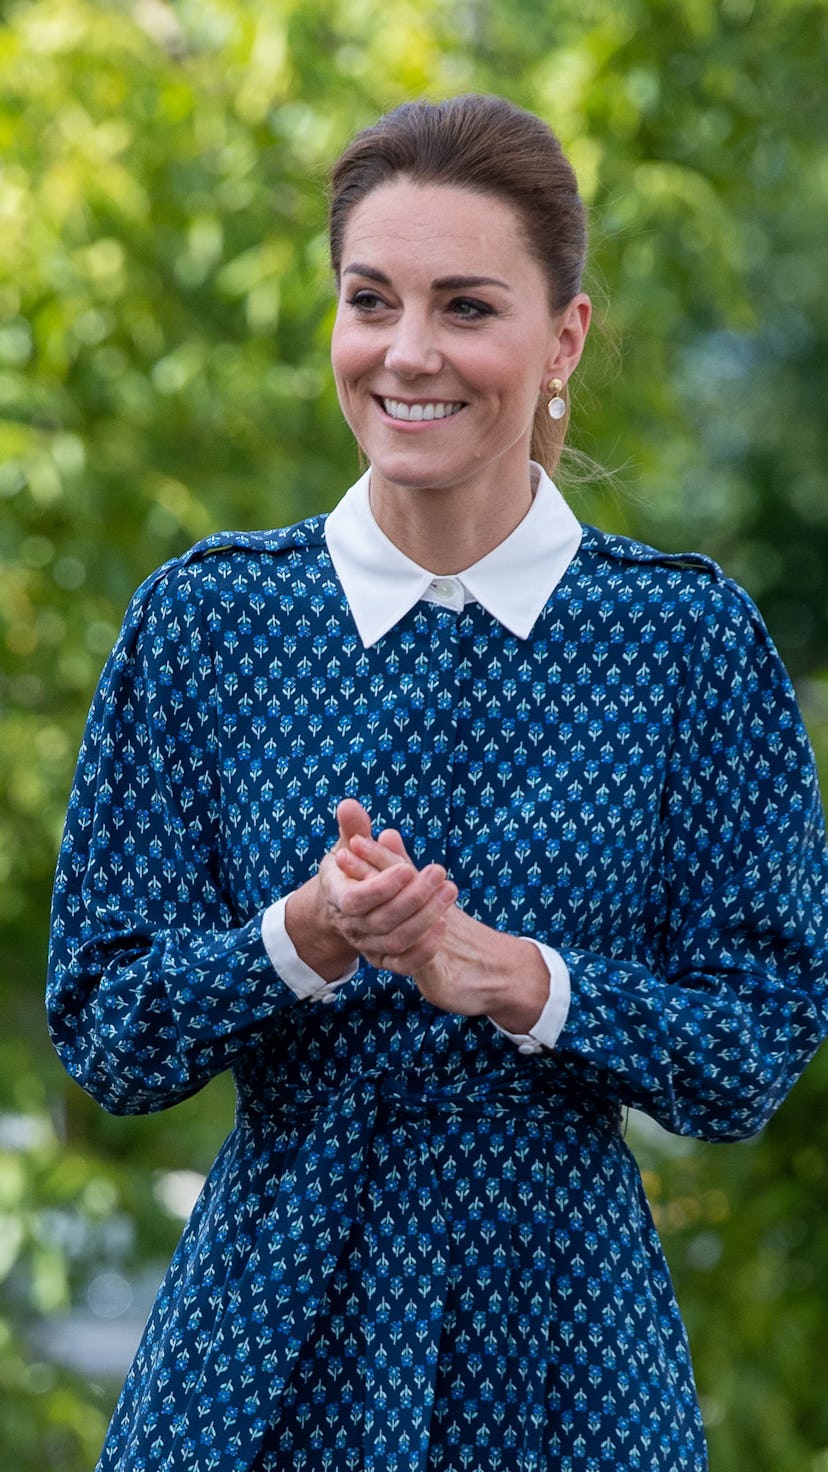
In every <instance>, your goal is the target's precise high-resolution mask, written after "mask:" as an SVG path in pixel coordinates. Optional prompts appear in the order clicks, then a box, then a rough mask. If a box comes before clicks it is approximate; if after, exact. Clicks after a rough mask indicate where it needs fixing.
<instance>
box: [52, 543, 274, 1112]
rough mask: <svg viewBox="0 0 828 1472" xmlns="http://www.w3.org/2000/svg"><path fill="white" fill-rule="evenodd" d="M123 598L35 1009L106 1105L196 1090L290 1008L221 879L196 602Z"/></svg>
mask: <svg viewBox="0 0 828 1472" xmlns="http://www.w3.org/2000/svg"><path fill="white" fill-rule="evenodd" d="M176 577H177V573H176V571H175V569H173V570H172V571H168V572H167V573H166V575H165V574H164V571H163V570H162V573H161V574H157V575H156V576H155V578H153V579H151V580H150V581H149V582H148V583H147V584H145V585H144V587H143V588H142V589H139V591H138V593H137V594H136V596H135V598H134V599H133V602H132V604H131V606H130V609H129V611H128V614H127V617H126V620H125V623H124V628H123V630H122V634H121V637H120V639H119V642H118V644H117V645H116V648H115V650H114V651H113V653H112V655H111V656H110V659H109V661H108V663H107V666H106V668H105V670H104V673H103V676H102V678H101V682H100V685H99V688H98V691H97V694H96V696H95V699H94V702H93V705H92V709H91V713H90V716H89V720H88V723H87V727H86V732H85V735H84V739H83V745H82V748H81V753H80V757H79V760H78V765H77V771H76V775H75V781H74V786H73V789H72V794H71V799H70V803H69V810H68V815H67V820H66V828H65V833H64V838H63V844H62V847H61V853H60V859H59V865H58V871H57V878H56V883H55V890H54V900H53V913H52V940H51V952H50V967H49V986H48V1014H49V1023H50V1029H51V1032H52V1037H53V1040H54V1043H55V1046H56V1047H57V1050H58V1052H59V1054H60V1056H61V1058H62V1060H63V1062H64V1065H65V1066H66V1068H67V1069H68V1071H69V1073H70V1074H71V1075H72V1076H73V1077H74V1078H75V1079H76V1080H77V1081H78V1082H79V1083H80V1084H81V1085H82V1086H83V1087H84V1088H85V1089H86V1090H87V1091H88V1092H89V1093H90V1094H92V1095H93V1097H95V1098H96V1099H97V1100H99V1102H100V1103H102V1104H103V1105H104V1106H105V1107H106V1108H107V1109H110V1110H112V1111H113V1112H117V1113H140V1112H145V1111H150V1110H153V1109H159V1108H163V1107H165V1106H166V1105H168V1104H171V1103H174V1102H175V1101H176V1100H178V1099H181V1098H185V1097H186V1096H187V1095H189V1094H192V1093H194V1092H195V1091H196V1090H197V1089H199V1088H200V1087H201V1086H202V1085H203V1084H204V1083H206V1082H207V1080H208V1079H209V1078H211V1077H212V1076H213V1075H215V1074H216V1073H218V1072H221V1071H223V1070H224V1069H226V1068H228V1067H229V1066H230V1065H231V1064H232V1063H233V1062H234V1061H235V1059H236V1057H237V1056H238V1054H239V1052H240V1051H241V1050H243V1049H245V1048H247V1047H249V1046H250V1045H251V1043H255V1042H256V1041H258V1040H260V1039H261V1038H262V1037H263V1036H265V1035H266V1033H267V1029H268V1025H269V1024H270V1023H271V1020H272V1018H273V1016H274V1014H275V1013H276V1012H278V1011H279V1010H280V1009H281V1008H283V1007H285V1006H288V1005H293V1004H295V1003H296V997H295V994H294V993H293V992H292V991H291V990H290V989H289V988H288V987H287V986H285V984H284V983H283V982H282V981H281V980H280V978H279V977H278V975H277V974H276V971H275V970H274V968H273V965H272V963H271V961H270V959H269V957H268V955H267V952H266V949H265V946H264V943H263V940H262V935H261V914H258V913H254V914H249V915H239V914H237V913H236V912H235V909H234V906H233V904H232V902H231V900H230V898H229V897H228V892H227V887H226V884H225V876H224V873H223V869H222V845H221V832H222V825H224V824H227V823H228V822H229V823H232V822H233V821H234V814H233V813H232V812H230V813H228V812H225V811H224V807H223V800H222V792H221V773H220V770H219V764H218V758H217V750H218V735H217V728H218V723H219V720H220V719H221V712H220V702H219V695H218V691H217V682H216V680H215V678H214V672H213V669H212V663H211V653H210V642H209V633H208V630H207V629H206V627H205V625H204V621H203V617H202V612H201V609H200V608H199V604H198V601H197V600H195V599H193V598H184V597H177V596H176V586H175V585H176Z"/></svg>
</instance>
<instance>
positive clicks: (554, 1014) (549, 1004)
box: [494, 935, 572, 1054]
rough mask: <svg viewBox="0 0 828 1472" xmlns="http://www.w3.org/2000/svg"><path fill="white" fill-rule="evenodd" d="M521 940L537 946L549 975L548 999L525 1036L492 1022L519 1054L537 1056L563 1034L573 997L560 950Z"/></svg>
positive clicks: (536, 942) (550, 1046)
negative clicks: (536, 1054) (535, 1054)
mask: <svg viewBox="0 0 828 1472" xmlns="http://www.w3.org/2000/svg"><path fill="white" fill-rule="evenodd" d="M521 939H522V940H531V942H532V944H533V946H537V948H538V950H539V951H540V953H541V955H542V956H543V959H544V961H545V962H546V967H547V970H548V972H549V996H548V997H547V1000H546V1003H545V1005H544V1009H543V1011H542V1012H541V1015H540V1017H539V1018H538V1020H537V1022H536V1023H535V1025H534V1027H530V1029H529V1031H528V1033H522V1032H509V1031H508V1030H507V1029H506V1028H505V1027H501V1026H500V1024H499V1023H497V1022H495V1023H494V1026H495V1027H496V1028H497V1030H498V1032H502V1033H503V1036H504V1037H507V1038H509V1039H510V1041H511V1042H513V1043H514V1044H515V1045H516V1047H517V1050H518V1052H519V1053H526V1054H529V1053H540V1052H541V1051H542V1049H543V1048H554V1046H555V1044H556V1042H557V1041H558V1038H559V1037H560V1035H561V1033H562V1032H563V1028H564V1024H565V1022H566V1018H567V1013H568V1012H569V1001H570V997H571V995H572V991H571V987H570V982H569V968H568V966H567V964H566V962H565V961H564V958H563V956H562V955H561V954H560V952H559V951H556V950H554V949H553V947H552V946H546V945H544V944H543V942H542V941H539V940H535V939H534V938H533V937H532V936H531V935H525V936H522V937H521Z"/></svg>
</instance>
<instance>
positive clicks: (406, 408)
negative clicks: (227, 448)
mask: <svg viewBox="0 0 828 1472" xmlns="http://www.w3.org/2000/svg"><path fill="white" fill-rule="evenodd" d="M331 245H332V259H333V266H334V272H335V276H336V279H337V284H338V291H339V305H338V311H337V318H336V325H335V329H334V334H333V348H332V357H333V367H334V373H335V375H336V381H337V387H338V391H339V397H340V401H341V404H342V409H343V412H344V414H345V416H346V418H347V420H348V422H349V424H350V425H351V427H352V429H353V431H354V434H355V436H356V438H357V440H358V441H359V443H360V445H361V447H362V450H363V451H364V453H365V455H366V456H367V458H368V460H369V461H370V469H369V471H368V472H367V473H366V475H365V476H364V477H363V478H362V480H361V481H360V482H359V483H358V484H357V485H356V486H355V487H353V488H352V489H351V490H350V491H349V492H348V493H347V495H346V496H345V498H344V499H343V500H342V501H341V502H340V504H339V505H338V507H337V508H336V510H335V511H334V512H332V513H331V515H330V516H329V517H328V518H327V520H326V519H325V518H323V517H316V518H312V519H310V520H309V521H306V522H303V523H301V524H300V525H298V526H296V527H291V528H288V529H286V530H282V531H276V532H269V533H262V534H258V535H254V534H250V535H248V534H243V535H233V536H229V537H228V536H220V537H214V538H211V539H209V540H208V541H207V542H204V543H202V544H200V545H199V546H198V547H196V548H194V549H193V550H192V551H191V552H189V553H187V554H186V555H185V556H184V557H182V558H179V559H177V560H176V561H174V562H172V563H170V564H168V565H167V567H166V568H163V569H162V570H161V571H160V572H159V573H157V574H156V575H155V576H154V577H152V578H150V579H149V581H148V583H146V584H145V585H144V587H143V588H142V589H141V590H140V591H139V593H138V594H137V595H136V599H135V600H134V602H133V604H132V607H131V609H130V611H129V613H128V615H127V619H126V622H125V626H124V630H123V633H122V636H121V639H120V641H119V643H118V645H117V647H116V650H115V652H114V653H113V655H112V657H111V659H110V662H109V664H108V666H107V669H106V671H105V673H104V676H103V680H102V684H101V687H100V690H99V693H98V696H97V698H96V701H95V704H94V706H93V711H92V714H91V717H90V722H89V726H88V729H87V733H86V737H85V741H84V745H83V748H82V752H81V756H80V761H79V767H78V773H77V778H76V784H75V788H74V791H73V795H72V800H71V803H70V809H69V817H68V820H67V831H66V837H65V840H64V845H63V849H62V855H61V861H60V867H59V872H58V879H57V884H56V892H55V907H54V940H53V953H52V971H51V982H50V1010H51V1025H52V1029H53V1035H54V1038H55V1041H56V1044H57V1046H58V1048H59V1050H60V1052H61V1056H62V1057H63V1059H64V1061H65V1063H66V1065H67V1067H68V1068H69V1070H70V1072H71V1073H72V1074H73V1075H74V1077H75V1078H77V1079H78V1081H79V1082H80V1083H81V1084H82V1085H83V1087H84V1088H86V1089H87V1090H89V1092H90V1093H92V1094H93V1096H94V1097H95V1098H97V1099H99V1100H100V1102H101V1103H102V1104H103V1105H104V1106H105V1107H106V1108H108V1109H111V1110H114V1111H117V1112H140V1111H143V1110H153V1109H159V1108H164V1107H165V1106H167V1105H169V1104H172V1103H174V1102H175V1101H176V1100H178V1099H181V1098H184V1097H186V1096H187V1095H189V1094H192V1093H194V1092H195V1091H196V1090H197V1089H199V1088H200V1087H201V1085H202V1084H204V1083H205V1082H206V1081H207V1080H208V1079H209V1078H211V1077H212V1076H213V1075H215V1074H216V1073H218V1072H219V1071H221V1070H223V1069H226V1068H233V1070H234V1073H235V1079H236V1083H237V1088H238V1096H239V1106H238V1117H237V1123H236V1128H235V1129H234V1131H233V1133H232V1134H231V1136H230V1137H229V1139H228V1141H227V1142H226V1144H225V1146H224V1148H223V1150H222V1152H221V1154H220V1156H219V1158H218V1161H217V1163H216V1166H215V1168H214V1170H213V1172H212V1174H211V1176H210V1179H209V1181H208V1183H207V1185H206V1187H205V1190H204V1193H203V1195H202V1197H201V1200H200V1201H199V1203H198V1205H197V1207H196V1209H195V1211H194V1214H193V1217H192V1219H191V1221H190V1223H189V1225H188V1227H187V1229H186V1231H185V1233H184V1236H183V1238H182V1242H181V1244H180V1246H179V1249H178V1251H177V1253H176V1256H175V1258H174V1260H173V1263H172V1266H171V1268H170V1271H169V1274H168V1276H167V1279H166V1280H165V1283H164V1285H163V1286H162V1288H161V1291H160V1293H159V1296H158V1300H157V1303H156V1306H155V1309H154V1311H153V1314H152V1316H151V1319H150V1322H149V1325H148V1327H147V1331H146V1335H145V1338H144V1341H143V1343H142V1345H141V1348H140V1350H139V1352H138V1356H137V1359H136V1361H135V1365H134V1366H133V1369H132V1371H131V1372H130V1376H129V1378H128V1380H127V1383H126V1386H125V1389H124V1392H123V1395H122V1398H121V1402H120V1405H119V1408H118V1410H117V1412H116V1416H115V1419H114V1421H113V1424H112V1428H111V1430H110V1435H109V1438H108V1440H107V1444H106V1448H105V1450H104V1453H103V1457H102V1460H101V1463H100V1467H101V1468H102V1469H107V1472H114V1469H118V1472H127V1469H129V1472H142V1469H150V1468H152V1469H153V1472H155V1469H159V1468H164V1469H168V1472H184V1469H186V1472H206V1469H211V1472H214V1469H220V1472H231V1469H232V1472H241V1469H248V1468H257V1469H271V1472H274V1469H279V1472H282V1469H291V1472H292V1469H295V1468H308V1469H313V1472H318V1469H324V1468H331V1469H337V1472H339V1469H342V1468H344V1469H359V1472H362V1469H368V1468H380V1467H381V1468H383V1469H384V1472H387V1469H423V1472H425V1469H429V1472H438V1469H439V1472H449V1469H450V1472H460V1469H472V1472H494V1469H500V1468H503V1469H507V1468H508V1469H509V1472H516V1469H517V1472H530V1469H552V1468H555V1469H559V1468H560V1469H564V1468H566V1469H573V1472H576V1469H582V1472H587V1469H598V1468H603V1467H608V1468H612V1469H614V1472H620V1469H647V1472H653V1469H660V1472H678V1469H693V1472H699V1469H701V1468H703V1467H704V1466H705V1465H706V1455H705V1449H704V1437H703V1432H702V1428H701V1424H700V1420H699V1414H698V1409H697V1404H696V1398H695V1392H694V1388H693V1382H692V1373H691V1369H690V1363H689V1358H688V1352H687V1345H686V1341H685V1336H684V1331H683V1328H682V1325H681V1321H680V1318H679V1315H678V1310H677V1307H676V1304H675V1300H674V1297H673V1294H672V1289H671V1286H670V1281H669V1276H668V1273H667V1270H666V1267H665V1264H664V1261H663V1258H662V1255H661V1251H660V1248H659V1245H658V1242H657V1240H656V1237H655V1233H654V1230H653V1226H652V1223H651V1220H650V1216H649V1212H648V1209H647V1205H646V1202H645V1200H644V1197H643V1194H642V1191H641V1186H640V1182H639V1178H638V1174H637V1171H636V1168H635V1165H634V1163H633V1161H632V1159H631V1156H630V1154H629V1152H628V1151H627V1149H626V1147H625V1145H624V1143H623V1141H622V1139H621V1135H620V1129H619V1119H620V1112H621V1108H622V1107H623V1106H625V1105H632V1106H635V1107H636V1108H639V1109H644V1110H647V1111H648V1112H649V1113H650V1114H651V1115H653V1116H654V1117H655V1118H656V1119H658V1120H659V1121H660V1122H661V1123H662V1124H663V1125H665V1126H666V1127H667V1128H668V1129H671V1130H675V1131H678V1132H680V1133H686V1134H693V1135H696V1136H700V1137H702V1138H706V1139H716V1140H725V1139H737V1138H740V1137H742V1136H745V1135H749V1134H751V1133H752V1132H754V1131H755V1130H757V1129H759V1128H760V1127H761V1126H762V1125H763V1124H764V1122H765V1121H766V1119H767V1118H768V1116H769V1115H770V1114H771V1112H772V1111H773V1109H774V1108H775V1107H776V1105H777V1104H778V1103H779V1101H780V1100H781V1099H782V1098H783V1096H784V1095H785V1093H786V1092H787V1090H788V1089H789V1087H790V1086H791V1084H792V1082H793V1081H794V1079H795V1078H796V1077H797V1076H798V1074H799V1073H800V1071H801V1070H802V1068H803V1067H804V1065H805V1063H806V1062H807V1060H808V1058H809V1057H810V1056H811V1054H812V1053H813V1052H814V1050H815V1048H816V1047H817V1046H818V1044H819V1042H820V1040H821V1039H822V1037H823V1035H824V1034H825V1032H826V1018H827V1017H828V988H827V987H826V965H825V942H824V937H825V921H824V915H825V911H824V899H825V892H826V860H825V847H824V836H823V832H822V827H821V815H820V806H819V798H818V793H817V788H816V783H815V778H814V772H813V766H812V761H811V757H810V754H809V749H808V744H807V739H806V737H805V735H804V732H803V729H802V725H801V722H800V719H799V716H798V713H797V710H796V705H795V702H794V698H793V695H792V692H791V688H790V685H789V682H788V680H787V677H786V675H785V673H784V671H783V669H782V667H781V665H780V663H779V660H778V657H777V655H776V654H775V652H774V650H773V648H772V646H771V645H770V642H769V640H768V636H767V634H766V632H765V630H764V627H763V625H762V623H761V621H760V619H759V617H758V615H757V614H756V612H755V610H754V609H753V607H752V605H751V604H750V602H749V600H748V599H747V597H746V596H745V594H744V593H742V592H741V591H740V590H739V589H738V588H736V587H735V586H734V585H733V584H732V583H731V582H729V581H728V580H727V579H726V578H725V577H724V576H723V575H722V574H721V573H720V572H719V570H718V569H717V568H716V567H715V566H714V564H712V563H710V562H709V561H707V560H706V559H704V558H701V557H676V556H664V555H662V554H660V553H658V552H655V551H653V550H651V549H650V548H647V547H644V546H641V545H639V544H637V543H634V542H630V541H627V540H625V539H622V538H618V537H613V536H607V535H604V534H602V533H600V532H597V531H595V530H593V529H590V528H582V527H580V526H579V525H578V523H577V522H576V521H575V519H574V517H573V516H572V514H571V512H570V511H569V510H568V508H567V507H566V505H565V503H564V502H563V500H562V498H561V497H560V495H559V494H558V492H557V491H556V489H555V487H554V485H553V484H552V482H551V481H550V480H549V479H548V476H547V474H546V472H545V471H544V469H542V468H541V467H540V466H539V465H538V464H536V463H533V462H532V461H530V450H531V449H534V452H535V454H536V455H540V456H541V457H542V458H544V459H545V462H546V465H547V466H548V468H549V469H554V465H555V462H556V458H557V454H558V452H559V449H560V443H561V439H562V431H563V427H564V425H565V422H566V384H567V381H568V379H569V377H570V375H571V374H572V372H573V371H574V369H575V368H576V366H577V363H578V360H579V357H580V355H581V351H582V348H583V345H584V339H585V336H586V333H587V329H588V325H589V314H590V308H589V301H588V299H587V298H586V297H585V296H584V295H583V293H582V292H581V271H582V267H583V255H584V215H583V209H582V206H581V204H580V201H579V199H578V195H577V190H576V186H575V181H574V177H573V175H572V171H571V169H570V167H569V165H568V164H567V162H566V160H565V159H564V158H563V156H562V154H561V150H560V147H559V145H558V143H557V141H556V140H555V138H554V137H553V135H552V134H550V133H549V131H548V129H547V128H546V126H545V125H544V124H543V123H541V122H540V121H539V120H538V119H536V118H533V117H531V116H529V115H527V114H525V113H523V112H521V111H520V110H518V109H516V108H514V107H512V106H511V105H510V104H508V103H506V102H504V101H502V100H500V99H496V98H481V97H470V98H457V99H454V100H453V101H450V102H447V103H443V104H439V105H437V106H431V105H426V104H414V105H407V106H405V107H402V108H400V109H398V110H396V111H395V112H394V113H392V114H390V115H389V116H388V117H386V118H384V119H382V120H381V121H380V122H379V123H378V124H377V125H376V127H374V128H372V129H369V130H367V132H365V133H364V134H362V135H360V137H359V138H357V139H356V140H355V142H354V143H353V144H352V145H351V146H350V147H349V148H348V149H347V150H346V152H345V154H344V155H343V157H342V159H340V161H339V163H338V165H337V166H336V169H335V171H334V175H333V190H332V209H331ZM547 407H548V410H549V413H547ZM550 415H551V417H550ZM372 825H373V826H372Z"/></svg>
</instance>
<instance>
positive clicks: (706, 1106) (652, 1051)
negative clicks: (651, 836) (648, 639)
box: [558, 583, 828, 1139]
mask: <svg viewBox="0 0 828 1472" xmlns="http://www.w3.org/2000/svg"><path fill="white" fill-rule="evenodd" d="M660 834H661V851H660V853H659V854H658V855H657V856H656V866H655V867H656V871H657V877H655V876H654V881H653V883H654V889H659V890H660V894H661V901H660V913H659V914H658V918H657V923H656V921H655V917H654V924H653V929H655V930H656V932H657V937H658V954H659V959H658V962H657V964H656V965H655V966H650V965H645V964H642V963H639V962H637V961H631V960H629V959H626V958H625V953H624V948H623V944H619V945H618V947H617V949H616V948H613V954H610V955H606V954H594V953H592V952H591V951H589V950H585V949H581V948H579V947H578V946H577V945H568V944H562V945H561V946H560V949H561V952H562V955H563V957H564V960H565V961H566V963H567V965H568V967H569V970H570V973H571V977H572V1000H571V1005H570V1011H569V1015H568V1019H567V1022H566V1025H565V1027H564V1029H563V1032H562V1034H561V1037H560V1039H559V1044H558V1056H559V1057H561V1058H562V1059H569V1060H570V1061H572V1062H574V1060H576V1059H577V1060H578V1065H577V1066H578V1067H581V1068H582V1067H583V1065H584V1064H586V1065H587V1067H588V1070H589V1071H591V1072H592V1075H593V1078H594V1079H595V1080H596V1083H597V1086H599V1087H600V1088H601V1089H602V1090H604V1091H606V1092H609V1093H611V1094H612V1093H614V1094H615V1095H616V1096H617V1097H618V1098H619V1099H620V1100H622V1101H623V1102H625V1103H627V1104H630V1105H632V1106H635V1107H638V1108H641V1109H643V1110H645V1111H646V1112H648V1113H650V1114H652V1115H654V1116H655V1117H656V1118H657V1119H658V1120H659V1121H660V1122H661V1123H662V1124H663V1125H665V1126H666V1127H667V1128H668V1129H670V1130H673V1131H676V1132H678V1133H687V1134H695V1135H699V1136H701V1137H704V1138H709V1139H732V1138H740V1137H742V1136H747V1135H750V1134H751V1133H753V1132H754V1131H756V1130H757V1129H759V1128H760V1127H761V1126H762V1125H763V1124H764V1123H765V1121H766V1120H767V1119H768V1117H769V1116H770V1114H771V1113H772V1112H773V1110H774V1108H775V1107H776V1106H777V1105H778V1104H779V1102H780V1101H781V1099H782V1098H783V1097H784V1095H785V1094H786V1093H787V1091H788V1090H789V1089H790V1087H791V1086H792V1084H793V1083H794V1082H795V1080H796V1078H797V1077H798V1075H799V1074H800V1072H801V1071H802V1069H803V1068H804V1066H805V1064H806V1063H807V1061H808V1059H809V1058H810V1057H811V1055H812V1054H813V1053H814V1052H815V1050H816V1048H817V1047H818V1046H819V1044H820V1042H821V1040H822V1039H823V1037H824V1036H825V1034H826V1032H828V965H827V964H826V923H828V904H826V891H827V886H826V852H825V835H824V827H823V818H822V812H821V804H820V797H819V792H818V787H817V781H816V775H815V771H814V764H813V758H812V755H811V752H810V748H809V744H808V740H807V737H806V735H805V732H804V729H803V727H802V722H801V719H800V716H799V713H798V710H797V706H796V701H795V698H794V695H793V691H792V689H791V685H790V681H789V679H788V677H787V674H786V672H785V670H784V668H783V666H782V664H781V662H780V660H779V658H778V655H777V654H776V651H775V650H774V648H773V645H772V644H771V642H770V640H769V638H768V636H767V633H766V631H765V629H764V625H763V624H762V622H761V619H760V618H759V615H758V614H757V613H756V610H755V609H754V608H753V605H752V604H751V603H750V602H749V600H748V599H747V597H746V596H745V595H744V594H742V593H741V591H740V590H738V589H736V588H734V586H733V585H732V584H727V583H720V584H719V586H718V587H717V588H715V589H714V590H713V596H712V598H711V600H710V604H709V607H708V612H707V615H706V616H705V617H704V618H703V619H702V621H701V623H700V627H699V629H698V631H697V635H696V641H695V648H694V650H693V653H692V658H691V660H690V664H689V677H688V680H687V683H686V686H685V689H684V692H683V698H682V701H681V705H680V708H679V713H678V720H677V722H676V726H675V735H674V741H673V749H672V757H671V760H670V763H669V768H668V775H667V782H666V786H665V790H664V795H663V803H662V812H661V821H660ZM627 954H629V953H627Z"/></svg>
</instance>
